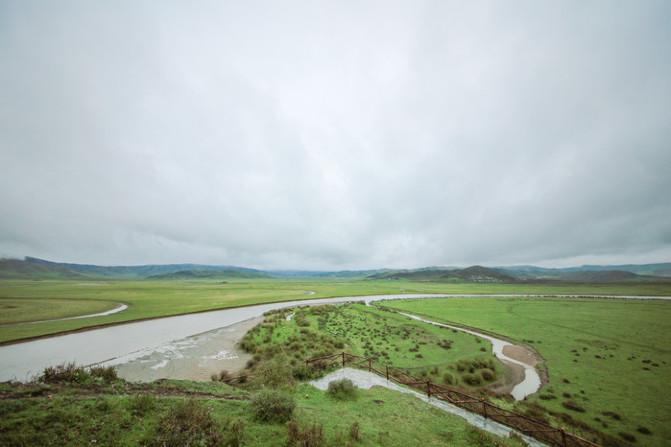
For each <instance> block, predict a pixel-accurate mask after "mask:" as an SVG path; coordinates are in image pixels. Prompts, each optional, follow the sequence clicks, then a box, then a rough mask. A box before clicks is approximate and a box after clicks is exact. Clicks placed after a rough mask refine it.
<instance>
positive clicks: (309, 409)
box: [0, 380, 523, 447]
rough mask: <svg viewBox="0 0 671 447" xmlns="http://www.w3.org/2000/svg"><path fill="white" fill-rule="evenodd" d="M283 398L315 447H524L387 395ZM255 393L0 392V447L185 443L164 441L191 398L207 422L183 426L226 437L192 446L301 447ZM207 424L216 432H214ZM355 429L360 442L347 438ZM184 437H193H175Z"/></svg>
mask: <svg viewBox="0 0 671 447" xmlns="http://www.w3.org/2000/svg"><path fill="white" fill-rule="evenodd" d="M286 392H287V393H288V394H290V395H291V396H293V399H294V401H295V403H296V407H295V409H294V411H293V417H292V420H293V421H294V422H295V423H296V424H297V425H298V426H299V427H320V428H321V429H322V430H323V434H324V436H323V438H324V439H323V441H322V442H319V443H317V442H315V443H313V444H308V445H312V446H315V447H317V446H324V447H325V446H334V447H335V446H337V447H342V446H348V445H349V446H362V447H365V446H379V445H384V446H390V447H395V446H397V447H406V446H410V445H426V446H441V445H451V446H455V447H470V446H476V447H478V446H479V447H513V446H521V445H523V444H521V443H520V442H519V441H518V440H515V439H503V438H498V437H494V436H492V435H489V434H486V433H484V432H482V431H480V430H477V429H475V428H473V427H471V426H469V425H468V424H467V423H466V422H465V421H464V420H463V419H461V418H459V417H456V416H453V415H450V414H447V413H445V412H443V411H440V410H438V409H436V408H434V407H432V406H430V405H428V404H426V403H424V402H422V401H420V400H418V399H416V398H414V397H411V396H408V395H404V394H400V393H397V392H394V391H390V390H387V389H384V388H379V387H375V388H372V389H370V390H357V391H356V395H355V398H353V399H348V400H344V401H343V400H336V399H334V398H333V397H331V396H330V395H329V394H328V393H326V392H323V391H319V390H317V389H316V388H314V387H312V386H310V385H307V384H299V385H297V386H295V387H294V388H292V389H289V390H287V391H286ZM254 393H255V391H254V390H252V391H247V390H240V389H237V388H233V387H230V386H228V385H225V384H222V383H215V382H211V383H194V382H186V381H162V382H157V383H152V384H146V385H133V384H129V383H126V382H123V381H119V380H117V381H114V382H113V383H108V384H104V383H99V382H96V383H90V384H63V385H48V384H39V383H35V384H27V385H12V386H9V385H7V384H0V446H3V447H4V446H7V447H9V446H12V447H14V446H24V445H30V446H46V445H58V446H82V445H98V446H115V447H116V446H138V445H145V446H154V445H169V446H172V445H175V446H176V445H184V444H183V443H178V442H176V441H175V440H174V439H173V442H172V443H170V442H169V441H170V439H171V437H175V436H176V435H175V434H174V433H171V432H168V436H166V434H165V431H166V430H169V427H168V428H166V425H167V424H166V418H169V417H170V415H171V413H174V412H175V411H176V410H177V408H179V406H183V405H184V402H185V400H194V401H196V402H197V404H196V405H197V407H198V408H204V409H205V415H207V417H205V418H204V417H203V416H202V415H201V417H199V418H196V417H193V418H184V420H182V421H180V423H181V425H182V428H183V429H184V428H186V429H190V430H191V432H192V433H196V432H198V431H199V430H198V429H200V432H201V434H202V432H203V430H202V427H203V426H205V427H206V428H207V431H205V433H209V434H210V435H215V436H219V437H220V439H223V443H216V444H215V443H210V442H208V439H207V438H206V439H200V440H199V441H201V443H197V444H190V445H203V446H209V445H225V446H235V445H244V446H248V447H255V446H259V447H260V446H276V447H286V446H291V445H294V446H296V445H299V444H296V443H293V444H292V443H291V442H289V438H288V424H287V423H284V422H275V423H268V422H263V421H260V420H258V419H257V418H255V416H254V413H253V411H252V408H251V404H250V399H252V398H253V396H254ZM186 416H189V414H188V413H187V415H186ZM204 419H207V420H205V421H204ZM168 420H169V419H168ZM210 420H211V422H213V424H212V425H211V426H208V421H210ZM355 423H356V424H357V425H358V440H355V439H353V437H352V435H351V430H352V429H351V427H352V426H353V425H354V424H355ZM234 426H235V427H237V431H236V433H238V434H239V435H241V436H240V437H241V441H242V442H241V443H237V444H236V442H235V439H233V438H232V437H231V434H232V433H231V432H232V431H233V427H234ZM161 430H162V431H161ZM185 434H188V430H184V431H182V432H181V433H179V434H178V435H181V436H184V435H185ZM161 436H162V438H159V437H161ZM166 438H167V441H168V442H165V443H163V442H161V443H159V439H162V440H163V441H166ZM238 440H239V438H238Z"/></svg>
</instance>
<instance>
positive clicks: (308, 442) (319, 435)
mask: <svg viewBox="0 0 671 447" xmlns="http://www.w3.org/2000/svg"><path fill="white" fill-rule="evenodd" d="M287 441H288V442H287V443H288V445H289V446H299V447H320V446H321V445H322V444H323V443H324V427H322V425H321V424H312V425H309V426H307V427H304V428H301V426H300V425H298V422H296V421H289V423H288V424H287Z"/></svg>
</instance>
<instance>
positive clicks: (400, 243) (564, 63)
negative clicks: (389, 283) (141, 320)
mask: <svg viewBox="0 0 671 447" xmlns="http://www.w3.org/2000/svg"><path fill="white" fill-rule="evenodd" d="M668 23H671V6H670V4H669V2H666V1H659V2H654V1H637V2H612V1H607V2H605V1H604V2H601V1H582V0H581V1H565V2H554V3H547V2H534V1H528V2H527V1H516V2H514V4H511V3H509V2H477V1H473V2H470V1H469V2H450V1H440V2H390V1H379V2H377V1H369V2H347V1H345V2H321V1H296V2H256V1H248V2H220V1H212V2H209V1H197V2H188V3H184V2H160V3H157V2H149V1H147V2H142V1H139V2H138V1H116V2H109V3H101V2H86V1H72V2H70V1H65V2H58V3H56V2H25V1H13V2H12V1H5V2H3V3H2V4H0V60H1V61H3V63H2V64H1V65H0V165H1V166H2V175H1V176H0V215H2V219H0V254H3V255H24V254H28V255H35V256H44V257H50V258H54V259H57V260H67V261H79V262H96V263H103V264H112V263H150V262H152V263H153V262H187V261H190V262H207V263H230V264H244V265H250V266H257V267H269V268H352V267H354V268H356V267H376V266H419V265H435V264H442V265H446V264H468V263H488V264H502V263H518V262H527V263H531V262H546V263H549V264H562V263H566V262H578V261H599V262H623V261H629V260H631V261H634V262H644V261H656V260H662V259H667V260H668V259H671V198H670V197H671V174H670V173H671V146H670V142H671V110H670V108H669V104H671V28H670V27H669V26H668Z"/></svg>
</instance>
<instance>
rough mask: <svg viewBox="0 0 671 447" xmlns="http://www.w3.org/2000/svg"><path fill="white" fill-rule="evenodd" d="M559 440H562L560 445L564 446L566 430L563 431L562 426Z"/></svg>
mask: <svg viewBox="0 0 671 447" xmlns="http://www.w3.org/2000/svg"><path fill="white" fill-rule="evenodd" d="M561 442H562V445H563V446H564V447H566V432H565V431H564V429H563V428H562V430H561Z"/></svg>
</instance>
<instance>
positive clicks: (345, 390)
mask: <svg viewBox="0 0 671 447" xmlns="http://www.w3.org/2000/svg"><path fill="white" fill-rule="evenodd" d="M328 394H329V395H330V396H331V397H333V398H336V399H338V400H346V399H354V398H355V397H356V386H354V383H352V381H351V380H349V379H340V380H334V381H332V382H330V383H329V387H328Z"/></svg>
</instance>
